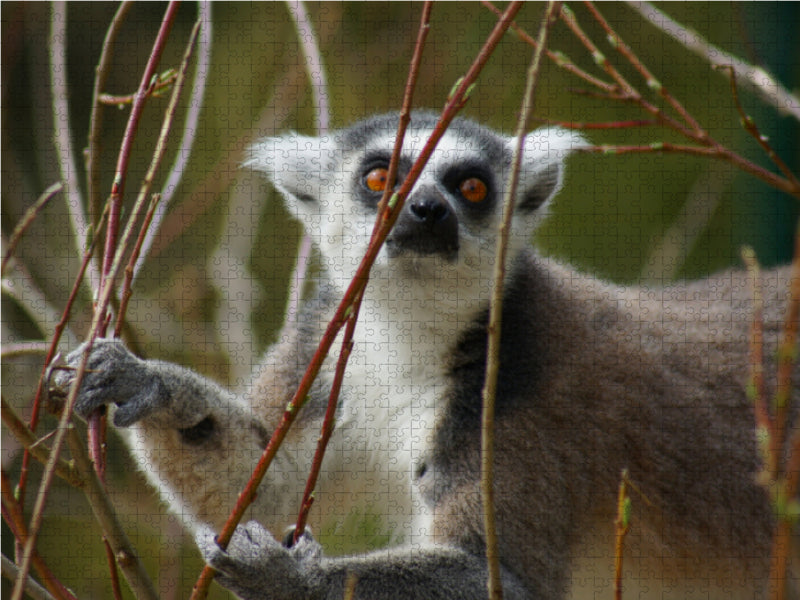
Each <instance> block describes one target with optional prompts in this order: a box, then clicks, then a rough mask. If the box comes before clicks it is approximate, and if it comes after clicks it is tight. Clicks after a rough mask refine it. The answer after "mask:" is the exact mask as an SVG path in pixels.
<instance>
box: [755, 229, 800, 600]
mask: <svg viewBox="0 0 800 600" xmlns="http://www.w3.org/2000/svg"><path fill="white" fill-rule="evenodd" d="M795 233H796V237H795V251H794V259H793V261H792V270H791V277H790V283H789V302H788V306H787V309H786V317H785V321H784V326H783V336H782V339H781V340H780V344H779V347H778V364H777V374H776V385H775V392H774V401H773V406H772V411H771V412H770V408H769V407H768V405H767V390H766V386H765V385H764V381H763V358H762V353H763V322H762V321H763V315H762V312H763V299H762V291H761V281H760V274H759V267H758V262H757V261H756V258H755V254H754V253H753V251H752V250H751V249H749V248H748V249H745V250H744V251H743V252H742V257H743V259H744V261H745V264H746V265H747V268H748V271H749V272H750V273H751V276H752V277H753V280H754V284H753V305H754V308H753V323H752V326H751V334H750V346H751V359H750V370H751V376H750V380H751V382H750V392H751V395H752V396H753V401H754V404H755V419H756V440H757V443H758V451H759V454H760V456H761V460H762V463H763V466H762V470H761V473H760V474H759V476H758V481H759V483H760V484H761V485H763V486H764V488H765V489H766V490H767V492H768V493H769V495H770V500H771V501H772V508H773V512H774V514H775V516H776V525H775V532H774V535H773V540H772V553H771V558H772V560H771V561H770V575H769V581H770V583H771V596H770V597H771V598H772V599H773V600H783V599H784V598H786V594H787V585H788V578H787V572H788V565H789V557H790V556H791V554H792V548H793V546H794V539H793V532H794V529H795V525H796V524H797V521H798V518H799V517H800V504H799V502H800V501H798V497H797V492H798V486H800V429H798V428H797V426H796V423H793V422H792V420H793V416H792V414H791V413H792V410H791V409H792V406H791V401H792V398H791V391H792V369H793V367H794V365H795V361H796V360H797V350H798V347H797V338H798V327H800V229H798V231H796V232H795ZM788 430H791V431H792V435H791V437H790V439H789V440H788V441H789V446H788V449H787V447H786V436H787V431H788Z"/></svg>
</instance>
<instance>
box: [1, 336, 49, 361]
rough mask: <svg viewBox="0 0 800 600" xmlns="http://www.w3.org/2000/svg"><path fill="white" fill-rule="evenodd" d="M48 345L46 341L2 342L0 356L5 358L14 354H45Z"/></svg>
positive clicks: (12, 356)
mask: <svg viewBox="0 0 800 600" xmlns="http://www.w3.org/2000/svg"><path fill="white" fill-rule="evenodd" d="M49 347H50V345H49V344H48V343H47V342H38V341H28V342H11V343H9V344H3V348H2V350H1V351H0V358H2V359H3V360H5V359H8V358H14V357H16V356H25V355H26V354H46V353H47V349H48V348H49Z"/></svg>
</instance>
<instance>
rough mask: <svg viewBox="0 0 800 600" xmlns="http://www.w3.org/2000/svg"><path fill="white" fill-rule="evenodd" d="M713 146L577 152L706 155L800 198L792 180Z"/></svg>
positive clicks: (662, 144)
mask: <svg viewBox="0 0 800 600" xmlns="http://www.w3.org/2000/svg"><path fill="white" fill-rule="evenodd" d="M714 144H715V145H713V146H702V147H699V146H689V145H685V144H673V143H670V142H653V143H652V144H646V145H632V146H615V145H612V144H601V145H599V146H582V147H580V148H576V151H577V152H592V153H599V154H648V153H654V152H669V153H679V154H691V155H694V156H706V157H710V158H717V159H720V160H724V161H726V162H728V163H730V164H732V165H734V166H736V167H738V168H739V169H741V170H742V171H744V172H745V173H749V174H751V175H753V176H755V177H757V178H758V179H760V180H762V181H764V182H765V183H767V184H769V185H770V186H772V187H774V188H775V189H777V190H780V191H782V192H786V193H787V194H789V195H790V196H794V197H795V198H800V188H798V187H796V186H795V185H794V184H793V183H792V182H791V181H790V180H788V179H785V178H784V177H781V176H780V175H776V174H775V173H773V172H772V171H769V170H767V169H765V168H763V167H760V166H758V165H757V164H755V163H752V162H750V161H749V160H747V159H745V158H742V157H741V156H739V155H738V154H736V153H735V152H733V151H732V150H729V149H728V148H725V147H724V146H722V145H719V144H717V143H716V142H715V143H714Z"/></svg>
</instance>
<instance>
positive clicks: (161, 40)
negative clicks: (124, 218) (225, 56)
mask: <svg viewBox="0 0 800 600" xmlns="http://www.w3.org/2000/svg"><path fill="white" fill-rule="evenodd" d="M177 11H178V2H170V3H169V5H168V6H167V10H166V12H165V13H164V18H163V19H162V21H161V27H160V28H159V30H158V34H157V35H156V39H155V42H154V43H153V49H152V50H151V52H150V56H149V58H148V59H147V65H146V66H145V68H144V72H143V73H142V79H141V82H140V83H139V89H138V90H137V92H136V100H135V102H134V103H133V106H132V107H131V113H130V115H129V116H128V123H127V125H126V127H125V133H124V135H123V137H122V145H121V146H120V150H119V155H118V157H117V166H116V170H115V172H114V183H113V184H112V186H111V199H110V201H111V210H110V213H109V217H108V230H107V232H106V247H105V251H104V253H103V272H102V276H103V278H104V281H105V278H106V277H107V276H108V272H109V270H110V269H111V261H112V260H113V256H114V250H115V248H116V247H117V232H118V230H119V219H120V214H121V209H122V206H121V204H122V197H123V195H124V192H125V178H126V175H127V172H128V161H129V160H130V155H131V151H132V149H133V140H134V138H135V137H136V131H137V129H138V127H139V121H140V119H141V116H142V112H143V111H144V105H145V101H146V100H147V97H148V90H149V89H150V87H151V86H152V84H153V81H154V79H153V78H154V76H155V74H156V67H157V66H158V63H159V61H160V60H161V54H162V53H163V51H164V47H165V46H166V43H167V37H168V36H169V32H170V30H171V29H172V24H173V23H174V22H175V16H176V14H177Z"/></svg>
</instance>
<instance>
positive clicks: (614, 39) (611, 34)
mask: <svg viewBox="0 0 800 600" xmlns="http://www.w3.org/2000/svg"><path fill="white" fill-rule="evenodd" d="M584 5H585V6H586V8H587V9H588V10H589V12H590V13H591V14H592V16H593V17H594V19H595V21H597V22H598V23H600V26H601V27H602V28H603V29H604V30H605V32H606V35H607V36H608V41H609V42H610V43H611V45H612V46H613V47H614V48H615V49H616V50H617V52H619V53H620V54H621V55H622V56H624V57H625V59H626V60H627V61H628V62H629V63H630V64H631V65H632V66H633V68H634V69H636V70H637V71H638V72H639V74H640V75H641V76H642V78H643V79H644V80H645V82H646V83H647V87H649V88H650V89H651V90H654V91H656V92H657V93H658V94H659V95H660V96H661V97H662V98H663V99H664V100H666V102H667V103H668V104H669V105H670V106H672V109H673V110H674V111H675V112H676V113H678V115H680V117H681V118H682V119H683V120H684V122H686V123H687V124H688V125H689V127H691V128H692V130H693V131H694V133H695V136H697V138H698V139H703V138H705V137H707V135H708V134H707V133H706V132H705V130H703V128H702V127H700V124H699V123H698V122H697V121H696V120H695V119H694V117H692V115H690V114H689V111H687V110H686V109H685V108H684V107H683V105H682V104H681V103H680V102H678V100H677V99H676V98H675V97H674V96H673V95H672V94H670V93H669V92H668V91H667V88H665V87H664V86H663V85H661V82H660V81H658V79H656V78H655V76H654V75H653V74H652V73H651V72H650V71H649V69H648V68H647V67H646V66H645V65H644V63H643V62H642V61H641V60H639V57H638V56H636V54H634V53H633V51H632V50H631V49H630V47H629V46H628V45H627V44H626V43H625V42H624V41H623V40H622V38H621V37H620V36H619V35H618V34H617V32H616V31H614V29H612V27H611V26H610V25H609V24H608V22H607V21H606V20H605V19H604V18H603V15H601V14H600V11H599V10H597V7H595V5H594V4H592V3H591V2H584Z"/></svg>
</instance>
